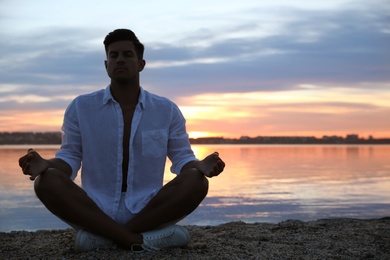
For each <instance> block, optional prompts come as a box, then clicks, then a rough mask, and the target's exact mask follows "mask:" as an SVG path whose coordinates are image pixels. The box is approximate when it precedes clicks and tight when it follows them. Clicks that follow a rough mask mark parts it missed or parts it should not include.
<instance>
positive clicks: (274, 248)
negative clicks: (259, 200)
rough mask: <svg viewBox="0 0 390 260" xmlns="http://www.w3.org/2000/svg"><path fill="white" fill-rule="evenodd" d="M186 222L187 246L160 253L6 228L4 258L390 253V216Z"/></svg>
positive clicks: (1, 239)
mask: <svg viewBox="0 0 390 260" xmlns="http://www.w3.org/2000/svg"><path fill="white" fill-rule="evenodd" d="M186 227H187V228H188V229H189V231H190V234H191V243H190V244H189V245H188V246H187V247H185V248H175V249H165V250H162V251H160V252H158V253H149V252H142V253H134V252H130V251H127V250H124V249H121V248H117V247H115V246H114V247H112V248H108V249H98V250H95V251H92V252H87V253H76V252H75V251H74V249H73V245H74V232H73V231H72V230H71V229H66V230H53V231H36V232H26V231H16V232H10V233H0V259H390V217H387V218H382V219H370V220H358V219H323V220H317V221H310V222H301V221H297V220H288V221H285V222H281V223H278V224H268V223H256V224H245V223H242V222H232V223H227V224H223V225H219V226H209V227H199V226H186Z"/></svg>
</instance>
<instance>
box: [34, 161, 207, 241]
mask: <svg viewBox="0 0 390 260" xmlns="http://www.w3.org/2000/svg"><path fill="white" fill-rule="evenodd" d="M34 188H35V192H36V194H37V196H38V198H39V199H40V200H41V201H42V203H43V204H44V205H45V206H46V207H47V208H48V210H50V211H51V212H52V213H53V214H54V215H56V216H58V217H59V218H61V219H62V220H64V221H66V222H69V223H72V224H75V225H77V226H80V227H82V228H84V229H86V230H87V231H89V232H92V233H95V234H98V235H101V236H104V237H106V238H108V239H111V240H113V241H114V242H116V243H117V244H119V245H121V246H123V247H126V248H130V247H131V245H133V244H142V243H143V237H142V234H141V233H142V232H145V231H148V230H151V229H154V228H156V227H162V226H164V225H169V224H172V223H175V222H176V221H178V220H180V219H182V218H184V217H185V216H187V215H188V214H190V213H191V212H192V211H193V210H195V209H196V208H197V207H198V206H199V204H200V203H201V201H202V200H203V199H204V197H205V196H206V195H207V191H208V180H207V179H206V178H205V177H204V176H203V174H202V173H200V172H199V171H198V170H196V169H188V170H186V171H184V172H182V173H181V174H180V175H178V176H177V177H176V178H175V179H173V180H172V181H171V182H169V183H167V184H166V185H165V186H164V187H162V188H161V189H160V191H159V192H158V193H157V194H156V195H155V197H154V198H152V200H151V201H150V202H149V203H148V204H147V205H146V206H145V208H144V209H143V210H141V212H139V213H138V214H137V215H136V216H135V217H134V218H133V219H131V220H130V221H129V222H128V223H127V224H126V225H121V224H119V223H117V222H116V221H115V220H113V219H111V218H110V217H109V216H108V215H106V214H105V213H104V212H103V211H102V210H101V209H100V208H99V207H98V206H97V205H96V203H95V202H94V201H93V200H92V199H91V198H89V197H88V195H87V193H86V192H85V191H84V190H83V189H82V188H80V187H79V186H78V185H76V184H75V183H74V182H73V181H72V180H71V179H70V178H69V177H68V176H67V175H66V174H64V173H62V172H61V171H59V170H57V169H54V168H49V169H48V170H46V171H45V172H44V173H42V174H41V175H40V176H38V178H37V179H36V180H35V183H34Z"/></svg>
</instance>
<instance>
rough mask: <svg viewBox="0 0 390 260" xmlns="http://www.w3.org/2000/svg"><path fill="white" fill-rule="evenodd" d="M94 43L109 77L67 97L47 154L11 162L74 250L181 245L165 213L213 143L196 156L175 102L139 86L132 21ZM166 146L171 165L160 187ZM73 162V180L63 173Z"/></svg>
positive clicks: (181, 200)
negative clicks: (103, 84) (58, 140)
mask: <svg viewBox="0 0 390 260" xmlns="http://www.w3.org/2000/svg"><path fill="white" fill-rule="evenodd" d="M104 45H105V51H106V57H107V60H105V63H104V64H105V67H106V71H107V74H108V76H109V77H110V79H111V83H110V85H108V87H107V88H106V89H104V90H100V91H97V92H94V93H91V94H87V95H81V96H79V97H77V98H76V99H75V100H73V101H72V103H71V104H70V105H69V107H68V108H67V110H66V112H65V116H64V122H63V126H62V130H63V132H64V134H63V140H62V145H61V148H60V150H58V151H57V153H56V156H55V158H53V159H49V160H47V159H43V158H42V157H41V156H40V155H39V154H38V152H36V151H34V150H33V149H30V150H29V151H28V153H27V154H26V155H25V156H23V157H21V158H20V159H19V165H20V167H21V168H22V171H23V173H24V174H26V175H30V179H31V180H35V182H34V189H35V192H36V194H37V196H38V198H39V199H40V200H41V201H42V203H43V204H44V205H45V206H46V207H47V208H48V209H49V210H50V211H51V212H52V213H53V214H55V215H56V216H58V217H59V218H61V219H62V220H64V221H65V222H67V223H69V224H70V225H71V226H73V227H74V228H75V229H76V231H77V233H76V241H75V248H76V250H77V251H89V250H93V249H96V248H98V247H102V246H106V245H111V244H112V243H116V244H118V245H120V246H122V247H125V248H129V249H132V250H137V251H138V250H148V251H158V250H160V249H162V248H166V247H180V246H185V245H187V244H188V243H189V233H188V231H187V230H186V229H185V228H184V227H181V226H179V225H175V223H176V222H178V221H179V220H180V219H182V218H184V217H185V216H187V215H188V214H190V213H191V212H192V211H193V210H195V209H196V208H197V207H198V206H199V204H200V203H201V201H202V200H203V199H204V197H205V196H206V195H207V191H208V180H207V178H206V177H213V176H217V175H219V174H220V173H221V172H222V171H223V169H224V167H225V164H224V162H223V161H222V160H221V159H220V157H219V155H218V153H217V152H215V153H213V154H210V155H209V156H207V157H206V158H204V159H203V160H197V159H196V158H195V156H194V153H193V152H192V150H191V148H190V144H189V140H188V134H187V133H186V129H185V120H184V118H183V116H182V114H181V113H180V111H179V109H178V107H177V106H176V105H175V104H174V103H173V102H171V101H170V100H168V99H166V98H163V97H159V96H156V95H154V94H151V93H149V92H147V91H146V90H144V89H143V88H142V87H141V86H140V80H139V73H140V72H141V71H142V70H143V69H144V67H145V60H144V59H143V52H144V46H143V45H142V43H140V42H139V40H138V38H137V37H136V35H135V34H134V33H133V32H132V31H130V30H127V29H117V30H115V31H113V32H111V33H109V34H108V35H107V36H106V38H105V40H104ZM167 156H168V157H169V159H170V160H171V161H172V167H171V171H172V172H174V173H176V174H178V175H177V176H176V177H175V178H174V179H173V180H172V181H171V182H169V183H167V184H166V185H165V186H163V187H162V182H163V174H164V167H165V161H166V157H167ZM81 164H82V173H81V181H82V188H80V187H79V186H77V185H76V184H75V183H74V182H73V180H74V178H75V177H76V175H77V172H78V170H79V169H80V166H81Z"/></svg>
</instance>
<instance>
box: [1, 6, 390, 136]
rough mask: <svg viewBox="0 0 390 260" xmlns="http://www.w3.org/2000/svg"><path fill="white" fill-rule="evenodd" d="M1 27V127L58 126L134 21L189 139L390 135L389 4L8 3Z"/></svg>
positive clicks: (100, 77)
mask: <svg viewBox="0 0 390 260" xmlns="http://www.w3.org/2000/svg"><path fill="white" fill-rule="evenodd" d="M0 27H1V30H0V53H1V55H0V66H1V70H0V131H60V127H61V123H62V117H63V113H64V110H65V108H66V107H67V105H68V104H69V103H70V101H71V100H72V99H73V98H75V97H76V96H77V95H79V94H84V93H89V92H92V91H95V90H99V89H102V88H105V87H106V86H107V84H108V83H109V78H108V77H107V74H106V72H105V69H104V63H103V62H104V59H105V53H104V47H103V43H102V42H103V39H104V37H105V36H106V34H107V33H108V32H110V31H112V30H114V29H117V28H129V29H132V30H133V31H134V32H135V33H136V34H137V35H138V38H139V39H140V40H141V42H143V43H144V44H145V48H146V51H145V59H146V68H145V70H144V71H143V72H142V73H141V85H142V86H143V87H144V88H145V89H146V90H149V91H151V92H153V93H156V94H158V95H162V96H166V97H168V98H170V99H171V100H173V101H174V102H176V103H177V104H178V105H179V107H180V108H181V110H182V112H183V114H184V116H185V117H186V119H187V129H188V132H189V133H190V136H191V137H201V136H224V137H229V138H239V137H240V136H243V135H245V136H251V137H255V136H281V135H283V136H285V135H291V136H307V135H310V136H316V137H322V136H323V135H340V136H345V135H346V134H359V135H360V136H361V137H368V136H369V135H373V136H374V137H376V138H379V137H390V4H389V2H388V1H387V0H370V1H366V0H356V1H349V0H327V1H312V0H291V1H287V0H284V1H282V0H273V1H265V0H252V1H249V0H241V1H232V0H227V1H222V0H221V1H210V0H208V1H203V0H197V1H169V0H168V1H156V0H153V1H152V0H151V1H147V0H146V1H125V0H123V1H115V0H112V1H73V0H69V1H48V0H47V1H38V0H36V1H28V0H2V1H0Z"/></svg>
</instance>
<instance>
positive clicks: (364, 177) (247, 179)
mask: <svg viewBox="0 0 390 260" xmlns="http://www.w3.org/2000/svg"><path fill="white" fill-rule="evenodd" d="M27 148H28V147H27V146H0V165H1V168H0V231H11V230H37V229H59V228H67V227H68V226H67V225H65V224H63V223H62V222H61V221H60V220H58V219H57V218H56V217H54V216H52V215H51V213H49V212H48V211H47V210H46V209H45V208H44V207H43V206H42V204H41V203H40V202H39V200H38V199H37V198H36V196H35V195H34V193H33V182H31V181H30V180H29V179H28V177H26V176H24V175H23V174H22V173H21V171H20V169H19V166H18V164H17V160H18V158H19V157H20V156H21V155H23V154H24V153H25V151H26V150H27ZM34 148H35V149H36V150H37V151H39V152H40V153H41V154H42V155H43V156H44V157H52V156H53V155H54V153H55V151H56V149H57V148H58V147H57V146H34ZM193 148H194V151H195V153H196V154H197V156H198V158H203V157H205V156H206V155H208V154H209V153H211V152H214V151H215V150H217V151H219V152H220V155H221V156H222V158H224V160H225V162H226V165H227V166H226V169H225V172H224V173H223V174H222V175H221V176H219V177H216V178H213V179H211V180H210V191H209V195H208V197H207V198H206V199H205V200H204V202H203V203H202V205H201V206H200V207H199V208H198V209H197V210H196V211H195V212H194V213H192V214H191V215H190V216H188V217H187V218H186V219H185V220H183V222H182V223H183V224H186V225H187V224H191V225H192V224H194V225H218V224H221V223H226V222H230V221H238V220H241V221H245V222H279V221H283V220H287V219H299V220H315V219H320V218H333V217H348V218H350V217H351V218H379V217H385V216H390V192H389V190H390V158H389V157H390V146H389V145H380V146H378V145H377V146H374V145H351V146H347V145H345V146H344V145H343V146H338V145H337V146H336V145H334V146H332V145H330V146H321V145H313V146H305V145H277V146H276V145H269V146H267V145H219V146H215V145H212V146H206V145H195V146H193ZM168 168H169V163H168V165H167V168H166V179H165V181H169V180H170V179H172V178H173V177H174V175H173V174H171V173H170V172H169V170H168ZM76 182H77V183H79V180H78V179H77V180H76Z"/></svg>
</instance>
